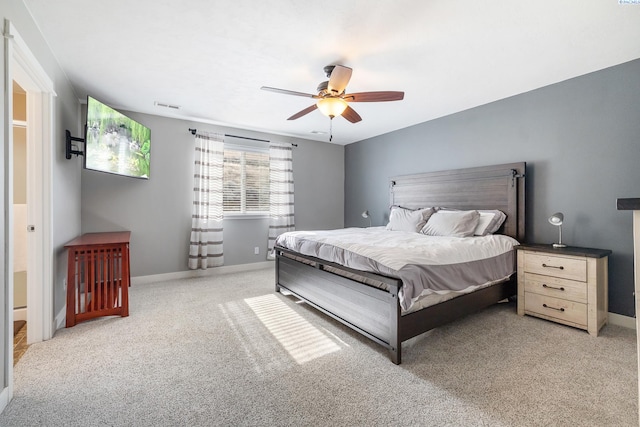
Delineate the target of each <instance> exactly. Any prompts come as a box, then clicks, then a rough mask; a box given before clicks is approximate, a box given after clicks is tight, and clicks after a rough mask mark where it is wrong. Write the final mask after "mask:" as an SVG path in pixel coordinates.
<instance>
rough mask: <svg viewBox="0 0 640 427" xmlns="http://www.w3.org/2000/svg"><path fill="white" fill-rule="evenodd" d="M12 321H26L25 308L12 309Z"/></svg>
mask: <svg viewBox="0 0 640 427" xmlns="http://www.w3.org/2000/svg"><path fill="white" fill-rule="evenodd" d="M13 320H14V321H16V320H24V321H25V322H26V321H27V307H23V308H14V309H13Z"/></svg>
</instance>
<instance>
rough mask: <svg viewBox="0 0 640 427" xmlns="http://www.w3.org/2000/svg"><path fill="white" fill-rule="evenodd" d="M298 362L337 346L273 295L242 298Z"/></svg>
mask: <svg viewBox="0 0 640 427" xmlns="http://www.w3.org/2000/svg"><path fill="white" fill-rule="evenodd" d="M244 301H245V302H246V303H247V305H248V306H249V308H251V310H253V312H254V313H255V315H256V316H257V317H258V319H260V321H261V322H262V323H263V324H264V326H265V327H266V328H267V329H268V330H269V332H271V334H272V335H273V336H274V337H275V338H276V339H277V340H278V341H279V342H280V344H282V346H283V347H284V349H285V350H286V351H287V352H288V353H289V354H290V355H291V357H293V359H294V360H295V361H296V362H297V363H298V364H303V363H306V362H309V361H311V360H313V359H317V358H318V357H322V356H325V355H327V354H330V353H334V352H336V351H339V350H340V346H339V345H338V344H336V343H335V342H334V341H333V340H332V339H331V338H330V337H328V336H327V335H326V334H324V333H323V332H322V331H321V330H319V329H318V328H316V327H315V326H313V325H312V324H311V323H309V322H308V321H306V320H305V319H304V318H303V317H302V316H300V315H299V314H298V313H296V312H295V311H293V310H292V309H291V308H289V307H288V306H287V305H286V304H285V303H284V302H282V301H280V300H279V299H278V297H276V296H275V295H263V296H260V297H255V298H247V299H245V300H244Z"/></svg>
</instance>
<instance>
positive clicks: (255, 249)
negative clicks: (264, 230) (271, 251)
mask: <svg viewBox="0 0 640 427" xmlns="http://www.w3.org/2000/svg"><path fill="white" fill-rule="evenodd" d="M253 254H254V255H260V247H258V246H256V247H255V248H253Z"/></svg>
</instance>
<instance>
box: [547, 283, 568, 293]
mask: <svg viewBox="0 0 640 427" xmlns="http://www.w3.org/2000/svg"><path fill="white" fill-rule="evenodd" d="M542 287H543V288H547V289H555V290H556V291H563V292H564V287H559V288H557V287H555V286H549V285H547V284H546V283H543V284H542Z"/></svg>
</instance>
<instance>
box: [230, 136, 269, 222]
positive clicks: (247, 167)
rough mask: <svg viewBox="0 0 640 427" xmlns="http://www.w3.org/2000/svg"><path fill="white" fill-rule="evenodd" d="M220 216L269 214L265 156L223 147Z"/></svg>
mask: <svg viewBox="0 0 640 427" xmlns="http://www.w3.org/2000/svg"><path fill="white" fill-rule="evenodd" d="M224 212H225V213H238V214H256V213H267V212H269V154H268V153H267V152H266V151H262V150H244V149H237V148H228V147H225V150H224Z"/></svg>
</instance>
